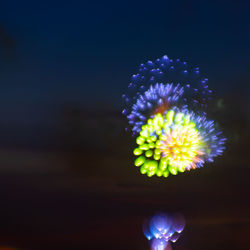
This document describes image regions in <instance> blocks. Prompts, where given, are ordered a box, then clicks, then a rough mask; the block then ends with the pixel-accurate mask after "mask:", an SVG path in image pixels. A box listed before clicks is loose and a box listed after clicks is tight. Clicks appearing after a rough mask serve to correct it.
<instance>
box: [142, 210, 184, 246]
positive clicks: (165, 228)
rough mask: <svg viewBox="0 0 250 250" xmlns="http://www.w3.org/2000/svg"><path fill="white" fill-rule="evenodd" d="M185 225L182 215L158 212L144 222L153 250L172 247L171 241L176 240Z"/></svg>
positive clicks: (145, 233)
mask: <svg viewBox="0 0 250 250" xmlns="http://www.w3.org/2000/svg"><path fill="white" fill-rule="evenodd" d="M184 226H185V219H184V217H183V216H182V215H180V214H176V215H173V216H170V215H168V214H165V213H160V214H156V215H154V216H153V217H151V218H150V219H149V220H145V221H144V224H143V232H144V235H145V236H146V238H147V239H148V240H149V241H150V244H151V249H152V250H164V249H171V245H170V242H176V241H177V240H178V239H179V237H180V234H181V232H182V231H183V229H184Z"/></svg>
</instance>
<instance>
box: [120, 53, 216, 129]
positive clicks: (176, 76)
mask: <svg viewBox="0 0 250 250" xmlns="http://www.w3.org/2000/svg"><path fill="white" fill-rule="evenodd" d="M128 89H129V91H128V93H126V94H123V96H122V98H123V100H124V109H123V112H122V113H123V115H125V116H127V118H128V120H129V124H130V126H131V128H132V131H133V132H134V133H136V132H138V130H139V129H138V128H139V127H140V126H141V125H143V124H144V123H145V119H144V118H145V115H146V117H147V118H148V114H151V113H154V112H155V110H157V109H158V108H160V107H161V106H162V105H164V104H166V106H174V105H177V106H178V107H182V106H185V105H187V106H188V108H190V109H191V110H195V111H196V110H201V109H204V108H205V107H206V105H207V101H208V99H209V96H210V94H211V92H212V91H211V90H210V89H209V88H208V79H207V78H203V77H201V76H200V71H199V68H198V67H196V68H191V67H189V66H188V64H187V63H186V62H182V61H180V60H179V59H177V60H172V59H169V58H168V57H167V56H163V57H162V58H160V59H157V60H155V61H154V62H152V61H148V62H147V63H145V64H141V65H140V67H139V73H137V74H135V75H133V76H132V79H131V83H130V84H129V86H128ZM161 90H164V91H163V92H162V91H161ZM180 96H181V97H182V98H181V99H180V98H179V97H180Z"/></svg>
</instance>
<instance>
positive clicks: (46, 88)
mask: <svg viewBox="0 0 250 250" xmlns="http://www.w3.org/2000/svg"><path fill="white" fill-rule="evenodd" d="M249 13H250V7H249V1H242V0H237V1H236V0H234V1H233V0H220V1H218V0H217V1H216V0H210V1H198V0H192V1H186V0H179V1H168V0H165V1H149V2H147V1H62V0H61V1H17V0H12V1H5V2H3V3H2V4H1V9H0V52H1V54H2V56H1V57H0V83H1V91H0V106H1V113H2V112H3V116H2V118H1V120H2V122H3V123H5V124H7V125H9V124H15V123H19V124H23V126H24V125H25V124H26V123H28V121H29V122H30V123H32V122H34V123H39V122H41V120H43V121H45V120H46V119H48V117H49V115H48V114H49V113H50V112H51V115H53V112H54V111H55V110H56V109H57V108H60V106H61V105H63V104H64V103H67V102H76V103H80V104H81V105H86V106H88V107H89V106H96V105H97V104H98V103H99V102H107V103H111V104H113V105H115V106H117V107H119V101H120V96H121V94H122V93H123V91H124V90H125V89H126V87H127V84H128V83H129V80H130V76H131V75H132V74H133V73H135V72H136V70H137V66H138V64H139V63H141V62H144V61H146V60H149V59H152V60H153V59H156V58H158V57H160V56H162V55H164V54H167V55H168V56H169V57H171V58H181V59H183V60H186V61H187V62H189V63H191V64H192V65H194V66H196V65H197V66H200V68H201V72H202V73H204V74H205V75H206V76H207V77H208V78H209V80H210V85H211V87H212V89H214V90H215V91H216V93H218V94H219V95H224V94H226V93H230V92H231V93H232V92H233V91H237V92H241V93H242V94H245V93H247V91H245V90H246V89H247V90H248V87H247V86H248V83H249V80H250V74H249V69H250V63H249V58H250V17H249ZM246 96H247V95H246ZM46 117H47V118H46Z"/></svg>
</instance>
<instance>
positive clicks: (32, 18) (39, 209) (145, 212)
mask: <svg viewBox="0 0 250 250" xmlns="http://www.w3.org/2000/svg"><path fill="white" fill-rule="evenodd" d="M249 13H250V3H249V1H246V0H245V1H243V0H238V1H236V0H220V1H218V0H217V1H215V0H210V1H206V0H204V1H198V0H191V1H186V0H179V1H169V0H165V1H63V0H61V1H47V0H44V1H40V0H39V1H25V0H24V1H17V0H12V1H3V2H2V3H1V7H0V55H1V56H0V86H1V91H0V114H1V116H0V138H1V139H0V190H1V191H0V195H1V197H2V203H3V204H2V206H1V207H2V208H1V209H0V250H1V249H4V248H1V246H9V247H12V248H14V249H18V250H26V249H31V250H32V249H35V250H36V249H69V250H71V249H128V248H130V249H139V250H140V249H149V246H148V245H147V244H148V243H147V242H146V239H144V236H143V234H142V232H141V224H142V221H143V219H144V218H145V217H147V216H150V215H152V214H153V213H155V212H157V211H162V210H163V211H167V212H168V211H169V212H174V211H180V212H182V213H183V214H184V216H185V217H186V219H187V226H186V229H185V230H186V233H184V235H183V238H181V239H180V242H178V243H176V246H175V245H174V246H173V250H174V249H176V250H178V249H183V250H184V249H185V250H187V249H190V250H191V249H192V250H194V249H203V250H206V249H215V250H216V249H250V240H249V235H250V216H249V211H250V204H249V192H250V188H249V184H248V183H249V178H248V177H249V174H250V169H249V166H250V164H249V159H248V158H249V157H248V141H249V139H250V138H249V122H250V116H249V111H250V107H249V98H250V91H249V82H250V73H249V72H250V71H249V70H250V61H249V58H250V15H249ZM163 55H168V56H169V57H170V58H173V59H176V58H180V59H181V60H183V61H187V62H188V63H189V64H191V65H193V66H194V67H195V66H199V67H200V71H201V74H202V75H204V76H206V77H207V78H208V79H209V84H210V87H211V88H212V89H213V91H214V101H213V102H212V103H211V106H210V110H209V113H210V114H211V116H213V118H214V119H217V120H218V121H219V123H220V125H221V127H222V130H223V131H224V134H225V135H226V137H227V138H228V142H227V151H226V152H225V154H224V156H222V157H220V159H218V161H217V162H216V163H214V164H210V165H209V166H208V167H207V168H206V167H204V169H201V170H197V171H194V172H190V173H187V174H182V175H180V176H176V177H170V178H169V180H166V181H165V180H164V181H162V180H158V179H155V178H153V179H152V180H151V179H150V180H149V179H147V178H146V177H144V176H141V175H140V174H139V172H138V169H135V168H133V162H132V160H133V159H132V157H131V150H132V148H133V139H132V138H131V137H130V136H129V135H128V134H126V133H125V132H124V127H125V125H126V121H124V120H123V118H122V116H121V109H122V108H121V95H122V94H123V93H124V92H125V91H126V88H127V85H128V83H129V82H130V78H131V75H132V74H134V73H136V72H137V69H138V66H139V64H140V63H143V62H146V61H147V60H155V59H156V58H159V57H161V56H163ZM184 232H185V231H184ZM12 248H11V249H12Z"/></svg>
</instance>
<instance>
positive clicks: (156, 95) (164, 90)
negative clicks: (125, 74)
mask: <svg viewBox="0 0 250 250" xmlns="http://www.w3.org/2000/svg"><path fill="white" fill-rule="evenodd" d="M183 92H184V88H183V87H181V86H180V84H177V85H176V86H174V85H173V83H171V84H163V83H156V84H155V85H154V86H152V85H151V86H150V87H149V89H148V90H147V91H145V92H144V93H143V94H141V95H140V96H139V97H138V99H137V100H136V102H135V104H134V105H133V106H132V111H131V113H130V114H129V115H128V116H127V117H128V119H129V124H130V125H131V126H132V127H133V128H132V130H133V132H137V133H139V132H140V130H141V126H142V125H143V124H145V123H146V122H147V119H148V118H149V117H152V116H154V115H155V114H156V113H164V112H165V111H166V110H167V109H169V108H172V107H174V106H176V105H177V104H179V105H181V103H182V101H181V99H180V97H181V96H182V95H183ZM184 107H186V106H183V108H184Z"/></svg>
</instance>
